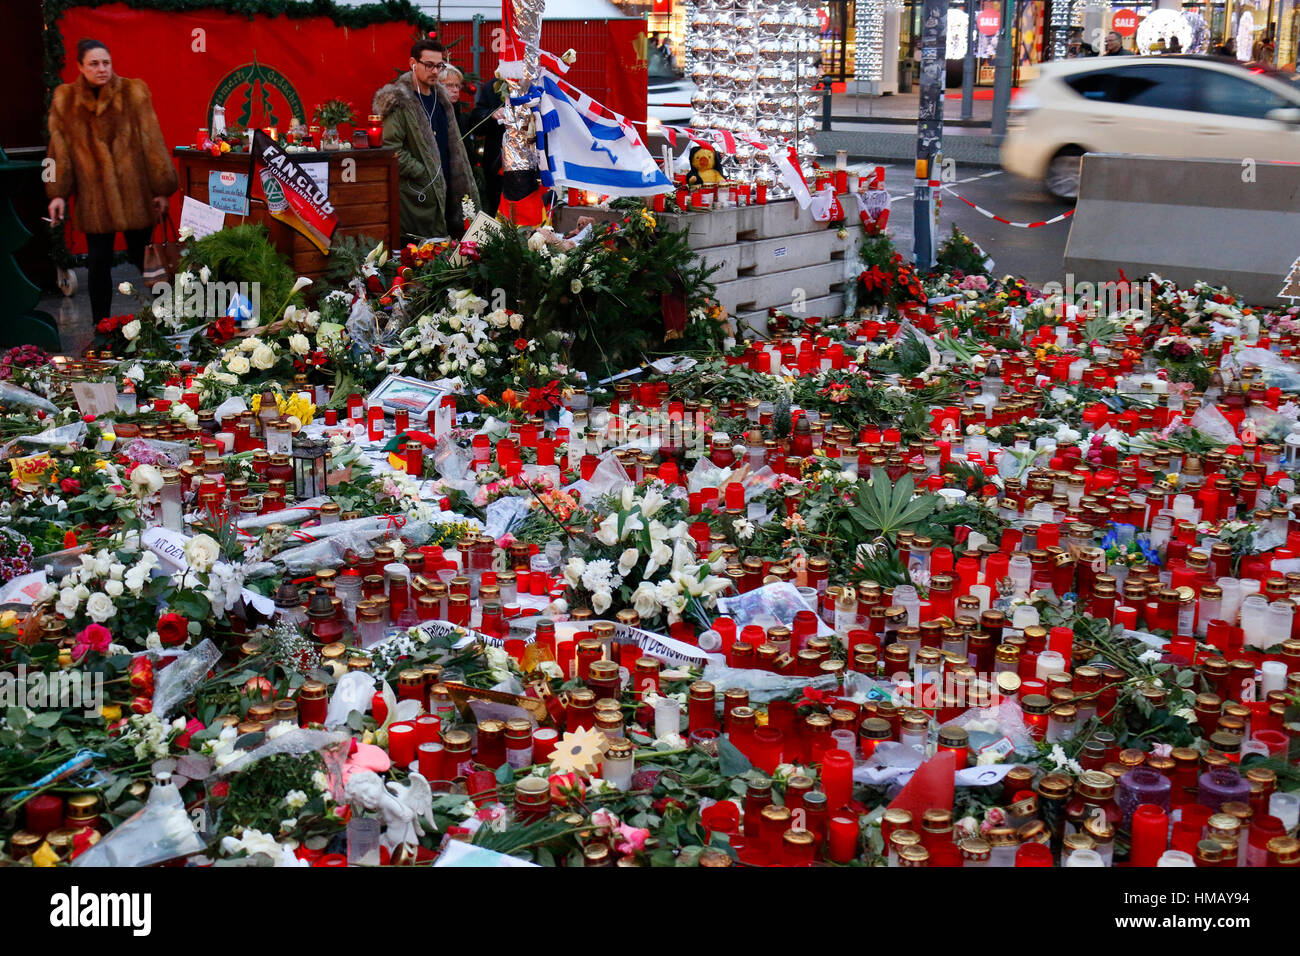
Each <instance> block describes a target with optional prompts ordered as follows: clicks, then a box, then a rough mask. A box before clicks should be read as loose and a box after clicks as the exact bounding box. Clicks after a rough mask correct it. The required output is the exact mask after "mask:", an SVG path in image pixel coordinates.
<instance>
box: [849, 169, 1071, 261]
mask: <svg viewBox="0 0 1300 956" xmlns="http://www.w3.org/2000/svg"><path fill="white" fill-rule="evenodd" d="M875 165H883V166H884V167H885V189H886V190H887V191H888V192H889V195H890V199H891V200H892V203H891V206H890V213H889V232H890V235H891V236H892V237H893V239H894V244H895V246H897V248H898V250H899V251H900V252H902V253H903V255H904V256H906V257H908V258H911V254H912V219H913V214H912V183H913V178H912V177H913V167H912V166H911V164H901V163H897V162H895V163H892V164H891V163H879V164H874V163H864V162H858V163H851V164H850V168H851V169H852V170H854V171H866V170H869V169H871V168H872V167H873V166H875ZM951 171H952V178H953V180H954V181H953V182H950V183H947V184H946V185H947V186H948V187H949V188H948V189H947V190H945V191H944V192H943V193H942V194H941V195H942V198H943V202H942V206H941V208H940V210H939V236H940V238H941V239H942V237H944V236H946V235H948V234H950V233H951V232H952V227H953V224H954V223H955V224H956V226H957V228H958V229H960V230H961V231H962V232H964V233H966V234H967V235H968V236H970V237H971V238H972V239H974V240H975V241H976V242H977V243H979V245H980V247H981V248H982V249H983V250H984V251H985V252H986V253H987V254H988V255H990V256H992V257H993V261H994V268H993V272H994V273H996V274H998V275H1003V274H1007V273H1010V274H1011V275H1017V276H1023V277H1024V278H1026V279H1028V280H1029V281H1030V282H1031V283H1033V284H1035V285H1042V284H1043V283H1045V282H1051V281H1056V282H1064V265H1063V259H1064V256H1065V243H1066V240H1067V238H1068V237H1069V234H1070V220H1069V219H1065V220H1063V221H1061V222H1057V223H1053V224H1052V225H1048V226H1039V227H1037V228H1034V229H1027V228H1018V227H1016V226H1008V225H1006V224H1004V223H1001V222H997V221H996V220H994V219H990V218H987V217H985V216H983V215H981V214H980V213H979V212H977V211H975V210H974V209H972V208H971V207H970V206H968V205H966V204H965V203H964V202H962V201H961V200H960V199H958V198H957V196H964V197H965V198H966V199H969V200H970V201H971V202H973V203H975V204H976V205H978V206H981V207H983V208H984V209H986V210H988V211H989V212H992V213H994V214H995V215H998V216H1001V217H1002V218H1003V219H1008V220H1010V221H1011V222H1016V223H1028V222H1042V221H1046V220H1048V219H1052V218H1055V217H1056V216H1059V215H1061V214H1062V213H1064V212H1068V211H1069V210H1070V209H1071V208H1073V207H1072V206H1071V205H1070V204H1068V203H1062V202H1058V201H1057V200H1054V199H1052V198H1051V197H1049V196H1048V195H1047V194H1046V193H1045V192H1043V190H1042V187H1041V186H1039V185H1038V184H1037V183H1031V182H1028V181H1027V180H1023V179H1019V178H1017V177H1015V176H1012V175H1011V174H1010V173H1005V172H1003V171H1002V170H999V169H989V168H988V167H984V166H963V165H962V164H961V163H956V164H955V166H954V167H952V168H951ZM954 194H955V195H954ZM845 212H846V213H847V214H848V215H849V216H850V217H855V216H856V214H857V209H856V205H855V204H850V205H849V206H848V207H847V208H846V209H845Z"/></svg>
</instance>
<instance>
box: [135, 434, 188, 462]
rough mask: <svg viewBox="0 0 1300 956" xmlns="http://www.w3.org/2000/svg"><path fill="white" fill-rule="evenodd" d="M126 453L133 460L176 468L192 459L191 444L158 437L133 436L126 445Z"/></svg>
mask: <svg viewBox="0 0 1300 956" xmlns="http://www.w3.org/2000/svg"><path fill="white" fill-rule="evenodd" d="M126 455H127V457H128V458H130V459H131V460H132V461H138V462H143V463H145V464H149V465H158V466H159V467H161V468H176V467H178V466H180V465H183V464H185V463H186V462H188V461H189V460H190V446H189V445H183V444H181V443H180V442H174V441H159V440H158V439H156V438H133V439H131V444H129V445H127V446H126Z"/></svg>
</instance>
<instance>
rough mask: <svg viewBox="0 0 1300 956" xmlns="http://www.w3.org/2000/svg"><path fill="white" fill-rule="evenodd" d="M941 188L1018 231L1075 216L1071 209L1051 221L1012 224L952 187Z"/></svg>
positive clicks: (989, 217) (987, 216)
mask: <svg viewBox="0 0 1300 956" xmlns="http://www.w3.org/2000/svg"><path fill="white" fill-rule="evenodd" d="M940 188H941V189H943V191H944V192H948V193H952V195H954V196H956V197H957V198H958V199H960V200H961V201H962V202H964V203H965V204H966V205H968V206H970V207H971V208H972V209H974V210H975V211H976V212H977V213H979V214H980V215H981V216H984V217H986V218H988V219H992V220H993V221H994V222H1000V223H1002V224H1003V225H1004V226H1015V227H1016V228H1017V229H1037V228H1038V227H1039V226H1050V225H1052V224H1053V223H1057V222H1063V221H1064V220H1066V219H1069V218H1070V217H1071V216H1073V215H1074V210H1073V209H1070V210H1067V211H1066V212H1063V213H1061V214H1060V215H1059V216H1053V217H1052V218H1051V219H1044V220H1043V221H1041V222H1012V221H1011V220H1010V219H1004V218H1002V217H1001V216H999V215H998V214H997V213H994V212H990V211H989V210H987V209H985V208H984V207H983V206H977V205H976V204H975V203H973V202H971V201H970V200H969V199H967V198H966V197H965V196H963V195H961V194H960V193H958V192H957V191H956V190H955V189H953V188H952V187H951V186H941V187H940Z"/></svg>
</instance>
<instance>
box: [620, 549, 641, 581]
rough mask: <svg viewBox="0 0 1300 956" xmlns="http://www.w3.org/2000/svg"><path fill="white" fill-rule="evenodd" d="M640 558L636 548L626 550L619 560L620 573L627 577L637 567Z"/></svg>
mask: <svg viewBox="0 0 1300 956" xmlns="http://www.w3.org/2000/svg"><path fill="white" fill-rule="evenodd" d="M638 557H640V552H639V551H637V549H636V548H628V549H627V550H625V551H624V552H623V553H622V554H621V555H620V556H619V559H618V573H619V574H621V575H623V576H624V577H627V574H628V572H629V571H631V570H632V569H633V568H634V567H636V562H637V558H638Z"/></svg>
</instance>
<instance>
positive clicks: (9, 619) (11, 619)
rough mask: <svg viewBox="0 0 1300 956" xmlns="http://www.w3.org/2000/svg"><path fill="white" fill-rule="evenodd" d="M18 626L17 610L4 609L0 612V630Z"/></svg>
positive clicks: (9, 629)
mask: <svg viewBox="0 0 1300 956" xmlns="http://www.w3.org/2000/svg"><path fill="white" fill-rule="evenodd" d="M17 626H18V612H17V611H5V612H4V613H3V614H0V631H12V630H14V629H15V628H16V627H17Z"/></svg>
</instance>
